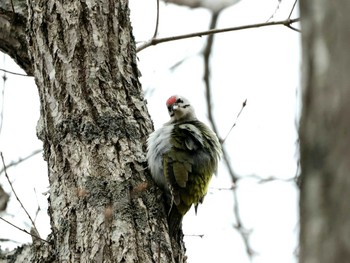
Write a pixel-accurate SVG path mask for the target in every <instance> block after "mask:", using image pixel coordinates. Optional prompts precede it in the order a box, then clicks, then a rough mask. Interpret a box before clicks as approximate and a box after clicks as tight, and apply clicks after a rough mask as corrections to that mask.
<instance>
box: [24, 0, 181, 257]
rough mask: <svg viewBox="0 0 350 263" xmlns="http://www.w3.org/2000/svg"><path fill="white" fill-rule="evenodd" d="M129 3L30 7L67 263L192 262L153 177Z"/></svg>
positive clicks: (56, 229)
mask: <svg viewBox="0 0 350 263" xmlns="http://www.w3.org/2000/svg"><path fill="white" fill-rule="evenodd" d="M127 2H128V1H127V0H119V1H117V0H99V1H91V0H85V1H71V0H64V1H54V0H35V1H28V46H29V47H28V48H29V54H30V56H31V60H32V61H33V64H34V65H33V66H34V75H35V79H36V84H37V86H38V89H39V95H40V101H41V119H40V121H39V123H38V135H39V137H40V138H41V140H42V141H43V143H44V150H45V154H44V156H45V158H46V160H47V162H48V172H49V181H50V199H49V204H50V209H49V214H50V218H51V225H52V233H53V236H52V239H53V241H54V247H55V248H54V250H55V253H56V254H55V260H57V261H58V262H183V258H182V257H183V253H184V247H183V244H182V243H181V244H180V246H179V247H177V248H176V245H175V246H174V244H173V246H174V247H173V248H174V250H172V244H171V241H170V239H169V236H168V234H167V229H166V219H165V217H161V216H160V215H164V211H163V210H162V206H161V205H160V204H161V201H160V199H159V198H157V197H156V194H155V191H154V189H156V188H154V187H151V186H153V184H149V183H148V178H149V177H147V176H146V175H147V169H146V164H145V156H144V152H145V138H147V135H148V133H149V132H150V131H151V129H152V124H151V122H150V119H149V116H148V113H147V109H146V105H145V102H144V100H143V97H142V95H141V93H142V91H141V86H140V83H139V81H138V76H139V73H138V69H137V66H136V53H135V45H134V40H133V37H132V34H131V25H130V21H129V10H128V7H127ZM37 261H40V260H39V259H37Z"/></svg>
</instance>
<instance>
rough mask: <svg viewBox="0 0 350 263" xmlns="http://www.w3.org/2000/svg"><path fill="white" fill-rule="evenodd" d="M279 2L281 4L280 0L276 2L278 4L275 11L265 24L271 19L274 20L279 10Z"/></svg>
mask: <svg viewBox="0 0 350 263" xmlns="http://www.w3.org/2000/svg"><path fill="white" fill-rule="evenodd" d="M281 2H282V0H278V4H277V6H276V8H275V11H273V13H272V15H271V16H270V17H269V19H267V21H266V22H269V21H270V20H271V19H272V18H274V16H275V15H276V13H277V11H278V10H279V9H280V6H281Z"/></svg>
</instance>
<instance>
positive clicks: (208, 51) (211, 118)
mask: <svg viewBox="0 0 350 263" xmlns="http://www.w3.org/2000/svg"><path fill="white" fill-rule="evenodd" d="M219 14H220V12H218V13H213V14H212V18H211V23H210V30H209V31H212V30H214V29H215V27H216V24H217V21H218V18H219ZM213 42H214V34H210V35H209V36H208V39H207V43H206V46H205V48H204V51H203V58H204V76H203V79H204V83H205V91H206V103H207V113H208V119H209V122H210V124H211V126H212V128H213V131H214V132H215V133H216V134H217V135H218V136H219V133H218V129H217V126H216V123H215V120H214V116H213V108H212V94H211V85H210V55H211V52H212V47H213ZM245 105H246V101H245V102H244V103H243V106H242V109H241V111H240V112H239V113H238V115H237V118H238V117H239V115H240V113H241V112H242V110H243V108H244V106H245ZM236 120H237V119H236ZM231 129H232V128H231ZM226 137H227V136H226ZM222 144H223V143H222ZM222 157H223V160H224V162H225V165H226V167H227V170H228V172H229V174H230V176H231V180H232V192H233V199H234V209H233V211H234V216H235V218H236V222H237V224H236V226H235V229H236V230H237V232H238V233H239V234H240V236H241V238H242V239H243V243H244V245H245V248H246V252H247V254H248V256H249V258H250V260H252V257H253V256H254V255H255V252H254V251H253V249H252V247H251V245H250V243H249V233H250V232H251V231H247V229H246V228H245V227H244V226H243V223H242V220H241V216H240V212H239V204H238V200H237V191H236V189H237V188H236V187H235V185H236V181H237V180H238V177H237V176H236V175H235V173H234V171H233V168H232V166H231V162H230V158H229V154H228V153H227V152H226V149H225V148H224V145H222Z"/></svg>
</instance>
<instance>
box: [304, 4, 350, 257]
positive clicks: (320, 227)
mask: <svg viewBox="0 0 350 263" xmlns="http://www.w3.org/2000/svg"><path fill="white" fill-rule="evenodd" d="M300 4H301V17H302V44H303V89H304V90H303V110H302V118H301V126H300V143H301V168H302V177H301V198H300V210H301V211H300V216H301V219H300V227H301V229H300V262H303V263H322V262H345V261H347V260H348V259H349V258H350V220H349V219H350V209H349V208H350V205H349V200H350V191H349V189H350V174H349V172H350V159H349V156H350V136H349V135H350V121H349V116H350V86H349V83H350V74H349V68H350V53H349V51H348V49H349V43H350V27H349V23H350V16H349V10H350V2H349V1H347V0H338V1H321V2H320V1H315V0H303V1H301V2H300Z"/></svg>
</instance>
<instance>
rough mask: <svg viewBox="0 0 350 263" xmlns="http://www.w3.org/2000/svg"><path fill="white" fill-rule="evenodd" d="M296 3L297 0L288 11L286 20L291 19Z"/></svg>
mask: <svg viewBox="0 0 350 263" xmlns="http://www.w3.org/2000/svg"><path fill="white" fill-rule="evenodd" d="M297 2H298V0H295V1H294V4H293V6H292V9H291V10H290V13H289V16H288V19H290V18H291V16H292V14H293V11H294V8H295V6H296V4H297Z"/></svg>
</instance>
